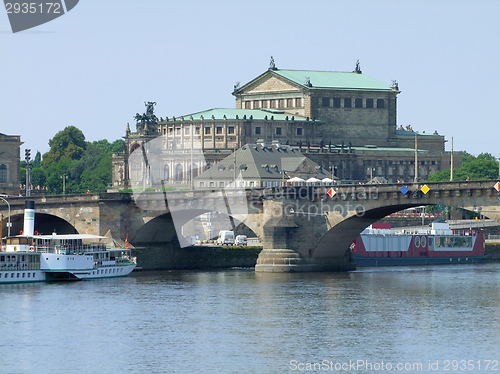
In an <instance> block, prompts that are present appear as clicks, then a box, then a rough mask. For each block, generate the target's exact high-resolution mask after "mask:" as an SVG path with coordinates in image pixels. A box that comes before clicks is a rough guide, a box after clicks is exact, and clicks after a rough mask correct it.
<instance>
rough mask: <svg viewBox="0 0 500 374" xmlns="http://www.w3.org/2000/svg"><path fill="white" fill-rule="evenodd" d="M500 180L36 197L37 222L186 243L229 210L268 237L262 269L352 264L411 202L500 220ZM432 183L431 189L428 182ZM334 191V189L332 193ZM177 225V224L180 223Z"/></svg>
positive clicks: (15, 213) (18, 209)
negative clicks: (203, 217) (363, 245)
mask: <svg viewBox="0 0 500 374" xmlns="http://www.w3.org/2000/svg"><path fill="white" fill-rule="evenodd" d="M496 182H497V181H491V180H489V181H472V182H449V183H427V184H426V186H427V187H428V188H429V190H428V191H427V193H424V192H423V191H422V187H423V186H424V185H423V184H416V183H415V184H406V185H405V187H406V188H407V190H408V191H407V192H406V190H404V189H403V192H406V193H403V192H402V191H401V188H402V187H403V186H402V185H401V184H378V185H355V186H349V185H342V186H336V187H334V190H332V191H330V194H329V193H328V192H329V190H330V187H286V188H272V189H271V188H270V189H247V190H243V191H235V190H222V191H207V190H204V191H201V190H200V191H181V192H170V193H167V194H164V193H143V194H140V195H139V196H136V197H134V196H133V195H131V194H125V193H103V194H87V195H51V196H34V197H31V198H29V199H30V200H34V201H35V211H36V216H35V229H36V230H37V231H39V232H40V233H44V234H47V233H51V232H53V231H56V232H58V233H61V234H62V233H70V232H79V233H88V234H95V235H106V236H108V237H111V238H113V239H115V240H117V241H118V242H119V243H120V242H121V243H123V242H124V241H125V238H126V237H128V239H129V242H130V243H132V244H134V245H142V246H147V245H148V244H150V245H151V244H155V245H158V244H166V245H177V246H179V241H180V245H181V246H182V236H181V235H177V234H176V233H180V230H179V228H180V227H181V226H182V225H184V224H185V223H187V222H189V221H190V220H192V219H193V218H195V217H196V216H199V215H200V214H202V213H205V212H209V211H219V212H223V213H226V214H227V215H228V216H230V217H231V219H233V220H235V221H236V222H238V223H239V222H241V223H243V224H244V225H246V226H247V227H248V228H249V229H250V230H252V231H253V232H254V233H255V234H256V235H257V236H258V237H259V238H260V240H261V241H262V243H263V250H262V252H261V253H260V255H259V258H258V260H257V265H256V271H263V272H294V271H332V270H347V269H350V268H351V267H352V263H351V262H350V261H349V245H350V244H351V243H352V241H353V240H354V239H355V238H356V236H357V235H358V234H359V233H360V232H361V231H362V230H363V229H364V228H365V227H366V226H368V225H370V224H371V223H373V222H376V221H378V220H379V219H381V218H383V217H385V216H387V215H388V214H391V213H393V212H397V211H400V210H403V209H407V208H410V207H415V206H421V205H436V204H442V205H448V206H453V207H461V208H464V209H467V210H471V211H477V212H479V211H480V212H481V213H482V214H483V215H485V216H486V217H489V218H491V219H493V220H495V221H497V222H500V193H499V192H498V191H497V190H496V189H495V188H494V185H495V183H496ZM424 190H425V188H424ZM331 195H333V196H331ZM26 199H27V198H24V197H14V198H8V201H9V203H10V207H11V221H12V223H13V225H12V228H11V231H12V234H18V233H19V231H20V230H21V229H22V217H23V209H24V202H25V200H26ZM0 212H1V213H2V214H3V217H4V218H3V221H2V235H3V236H5V235H6V234H7V229H6V223H7V220H8V218H7V215H8V207H7V204H5V202H3V201H2V202H1V203H0ZM176 228H177V230H176Z"/></svg>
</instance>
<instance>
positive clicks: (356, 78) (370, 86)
mask: <svg viewBox="0 0 500 374" xmlns="http://www.w3.org/2000/svg"><path fill="white" fill-rule="evenodd" d="M272 72H273V73H275V74H278V75H281V76H282V77H283V78H286V79H289V80H291V81H293V82H295V83H297V84H300V85H303V86H306V81H307V79H308V78H309V81H310V83H311V85H312V86H311V88H312V89H314V88H337V89H353V90H390V91H393V89H392V88H391V87H390V86H388V85H387V84H385V83H382V82H379V81H378V80H375V79H373V78H370V77H369V76H367V75H364V74H358V73H348V72H338V71H316V70H272Z"/></svg>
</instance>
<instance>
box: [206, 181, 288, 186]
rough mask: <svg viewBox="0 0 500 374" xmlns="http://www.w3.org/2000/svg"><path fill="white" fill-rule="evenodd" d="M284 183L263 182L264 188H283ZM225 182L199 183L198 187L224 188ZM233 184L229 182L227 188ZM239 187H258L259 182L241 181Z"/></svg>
mask: <svg viewBox="0 0 500 374" xmlns="http://www.w3.org/2000/svg"><path fill="white" fill-rule="evenodd" d="M281 184H282V182H277V181H273V182H267V181H266V182H264V181H263V182H262V187H278V186H281ZM224 185H225V182H222V181H219V182H206V183H205V182H198V187H224ZM232 185H233V184H232V182H228V183H227V186H228V187H232ZM238 187H257V182H255V181H241V182H238Z"/></svg>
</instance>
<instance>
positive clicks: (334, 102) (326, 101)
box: [321, 97, 385, 109]
mask: <svg viewBox="0 0 500 374" xmlns="http://www.w3.org/2000/svg"><path fill="white" fill-rule="evenodd" d="M343 102H344V106H343V107H344V108H353V107H354V108H375V106H374V104H375V102H374V99H365V105H364V106H363V99H362V98H360V97H358V98H356V99H354V103H353V101H352V98H350V97H344V98H343ZM341 104H342V103H341V98H340V97H334V98H330V97H323V98H322V99H321V106H322V107H334V108H341ZM353 104H354V106H353ZM376 104H377V108H378V109H384V108H385V101H384V99H377V102H376Z"/></svg>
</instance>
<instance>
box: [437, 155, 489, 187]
mask: <svg viewBox="0 0 500 374" xmlns="http://www.w3.org/2000/svg"><path fill="white" fill-rule="evenodd" d="M497 177H498V162H497V161H496V160H495V157H494V156H492V155H491V154H489V153H481V154H480V155H478V156H477V157H475V156H472V155H470V154H467V153H464V154H463V156H462V166H461V167H460V168H458V169H453V180H455V181H465V180H467V179H469V180H483V179H496V178H497ZM449 180H450V170H442V171H439V172H437V173H435V174H433V175H431V176H430V177H429V179H428V181H429V182H446V181H449Z"/></svg>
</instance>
